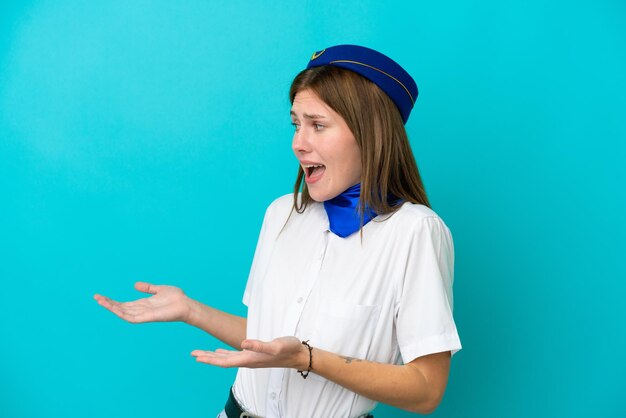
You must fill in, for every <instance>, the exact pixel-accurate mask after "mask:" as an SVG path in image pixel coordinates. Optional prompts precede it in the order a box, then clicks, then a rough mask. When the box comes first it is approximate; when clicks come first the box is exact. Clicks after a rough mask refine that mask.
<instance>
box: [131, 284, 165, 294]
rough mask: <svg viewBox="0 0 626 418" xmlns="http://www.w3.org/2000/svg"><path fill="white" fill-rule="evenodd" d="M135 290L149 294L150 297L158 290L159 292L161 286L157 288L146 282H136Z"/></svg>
mask: <svg viewBox="0 0 626 418" xmlns="http://www.w3.org/2000/svg"><path fill="white" fill-rule="evenodd" d="M135 289H137V290H139V291H140V292H143V293H150V294H151V295H154V294H155V293H157V292H158V291H159V290H161V286H157V285H154V284H150V283H146V282H137V283H135Z"/></svg>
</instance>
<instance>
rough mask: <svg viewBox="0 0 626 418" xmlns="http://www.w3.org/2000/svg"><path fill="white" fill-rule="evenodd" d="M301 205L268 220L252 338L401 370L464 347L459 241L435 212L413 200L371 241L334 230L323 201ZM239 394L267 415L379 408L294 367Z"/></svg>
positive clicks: (242, 386) (383, 222) (260, 372)
mask: <svg viewBox="0 0 626 418" xmlns="http://www.w3.org/2000/svg"><path fill="white" fill-rule="evenodd" d="M292 204H293V198H292V196H291V195H287V196H283V197H281V198H279V199H277V200H276V201H274V202H273V203H272V204H271V205H270V207H269V208H268V209H267V212H266V214H265V219H264V221H263V226H262V228H261V234H260V237H259V241H258V244H257V249H256V252H255V255H254V261H253V263H252V268H251V271H250V276H249V278H248V284H247V286H246V290H245V293H244V298H243V301H244V304H246V305H247V306H248V328H247V337H248V338H253V339H260V340H264V341H270V340H272V339H274V338H276V337H280V336H286V335H295V336H296V337H298V338H299V339H301V340H310V344H311V345H312V346H313V347H314V349H313V354H314V355H315V347H318V348H321V349H324V350H328V351H331V352H334V353H337V354H340V355H345V356H350V357H355V358H360V359H366V360H371V361H377V362H383V363H392V364H401V363H402V362H404V363H408V362H410V361H412V360H414V359H415V358H417V357H420V356H424V355H426V354H432V353H437V352H443V351H451V352H452V353H455V352H456V351H458V350H459V349H461V343H460V340H459V336H458V334H457V330H456V326H455V324H454V319H453V317H452V281H453V266H454V249H453V244H452V236H451V235H450V231H449V230H448V228H447V226H446V225H445V224H444V223H443V221H442V220H441V219H440V218H439V217H438V216H437V215H436V214H435V212H433V211H432V210H431V209H429V208H428V207H426V206H423V205H416V204H411V203H405V204H404V205H403V206H402V208H401V209H399V210H398V211H397V212H396V213H395V214H393V215H392V216H386V217H381V216H379V217H377V218H375V219H374V220H372V221H371V222H369V223H368V224H367V225H365V226H364V228H363V237H362V240H361V235H360V234H359V233H358V232H357V233H355V234H353V235H351V236H349V237H347V238H340V237H338V236H336V235H334V234H333V233H332V232H330V231H328V218H327V216H326V212H325V211H324V208H323V205H322V204H320V203H314V204H313V205H310V206H309V207H308V208H307V209H306V211H305V212H304V213H303V214H298V213H297V212H295V211H293V212H292V211H291V207H292ZM290 213H291V216H290ZM288 218H289V221H288V222H287V219H288ZM283 226H284V228H283ZM313 358H314V359H315V357H313ZM375 378H376V377H375V376H372V379H375ZM234 393H235V396H236V397H237V399H238V400H239V401H240V403H241V404H242V406H243V407H244V408H245V409H246V410H248V411H250V412H252V413H254V414H257V415H261V416H264V417H267V418H274V417H320V418H322V417H323V418H328V417H357V416H359V415H362V414H364V413H366V412H368V411H371V410H372V409H374V407H375V406H376V402H374V401H372V400H370V399H367V398H364V397H362V396H359V395H357V394H355V393H354V392H351V391H349V390H348V389H345V388H343V387H341V386H339V385H337V384H335V383H333V382H331V381H329V380H326V379H324V378H322V377H321V376H318V375H315V374H314V373H311V374H310V375H309V378H308V379H306V380H304V379H302V377H300V375H299V374H297V372H296V371H295V370H291V369H256V370H253V369H240V370H239V371H238V373H237V378H236V380H235V385H234Z"/></svg>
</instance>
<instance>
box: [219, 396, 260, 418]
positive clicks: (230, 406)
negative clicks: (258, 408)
mask: <svg viewBox="0 0 626 418" xmlns="http://www.w3.org/2000/svg"><path fill="white" fill-rule="evenodd" d="M224 412H226V416H227V417H228V418H255V417H256V415H251V414H248V413H246V411H244V410H243V409H241V406H239V402H237V399H235V395H233V390H232V389H231V390H229V391H228V400H227V401H226V406H225V407H224Z"/></svg>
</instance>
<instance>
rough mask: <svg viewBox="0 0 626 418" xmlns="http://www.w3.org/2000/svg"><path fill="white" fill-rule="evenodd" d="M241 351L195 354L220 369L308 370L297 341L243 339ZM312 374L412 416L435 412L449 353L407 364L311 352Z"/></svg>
mask: <svg viewBox="0 0 626 418" xmlns="http://www.w3.org/2000/svg"><path fill="white" fill-rule="evenodd" d="M241 346H242V348H243V351H228V350H216V351H215V352H212V351H202V350H195V351H193V352H192V353H191V354H192V355H193V356H195V357H196V360H197V361H199V362H203V363H207V364H212V365H216V366H221V367H249V368H261V367H285V368H293V369H296V370H307V368H308V365H309V351H308V349H307V348H306V347H305V346H304V345H303V344H302V343H301V342H300V341H299V340H298V339H297V338H295V337H281V338H277V339H275V340H273V341H271V342H262V341H258V340H244V341H243V342H242V343H241ZM311 370H312V371H313V372H315V373H317V374H319V375H320V376H323V377H325V378H326V379H328V380H331V381H333V382H335V383H337V384H339V385H341V386H343V387H345V388H347V389H349V390H351V391H353V392H356V393H358V394H359V395H362V396H365V397H367V398H369V399H373V400H375V401H379V402H383V403H386V404H389V405H392V406H396V407H398V408H402V409H406V410H409V411H413V412H420V413H430V412H432V411H434V410H435V408H436V407H437V405H439V402H440V401H441V398H442V397H443V393H444V391H445V388H446V384H447V381H448V373H449V370H450V352H448V351H446V352H442V353H437V354H430V355H427V356H423V357H419V358H417V359H415V360H413V361H411V362H410V363H407V364H405V365H401V366H400V365H393V364H383V363H376V362H371V361H366V360H359V359H354V358H351V357H345V356H340V355H338V354H334V353H331V352H328V351H325V350H321V349H317V348H313V352H312V368H311Z"/></svg>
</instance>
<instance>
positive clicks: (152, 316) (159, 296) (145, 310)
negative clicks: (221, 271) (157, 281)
mask: <svg viewBox="0 0 626 418" xmlns="http://www.w3.org/2000/svg"><path fill="white" fill-rule="evenodd" d="M135 289H137V290H138V291H140V292H144V293H149V294H151V295H152V296H150V297H147V298H143V299H138V300H135V301H133V302H117V301H115V300H112V299H110V298H108V297H106V296H102V295H95V296H94V299H96V300H97V301H98V303H99V304H100V305H101V306H103V307H104V308H106V309H108V310H110V311H111V312H113V313H114V314H115V315H117V316H119V317H120V318H122V319H123V320H125V321H128V322H130V323H133V324H140V323H144V322H175V321H180V322H185V323H187V324H190V325H193V326H195V327H198V328H200V329H202V330H204V331H206V332H207V333H209V334H211V335H213V336H214V337H215V338H217V339H218V340H220V341H223V342H225V343H226V344H228V345H230V346H231V347H233V348H236V349H240V348H241V341H243V340H244V338H245V337H246V318H243V317H240V316H235V315H231V314H228V313H226V312H223V311H220V310H217V309H214V308H211V307H209V306H207V305H204V304H202V303H200V302H198V301H196V300H194V299H191V298H190V297H188V296H187V295H185V293H184V292H183V291H182V290H181V289H179V288H177V287H174V286H162V285H153V284H150V283H145V282H137V283H135Z"/></svg>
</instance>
